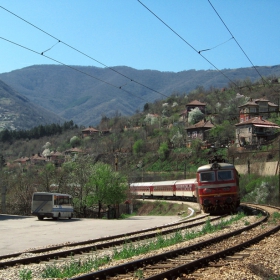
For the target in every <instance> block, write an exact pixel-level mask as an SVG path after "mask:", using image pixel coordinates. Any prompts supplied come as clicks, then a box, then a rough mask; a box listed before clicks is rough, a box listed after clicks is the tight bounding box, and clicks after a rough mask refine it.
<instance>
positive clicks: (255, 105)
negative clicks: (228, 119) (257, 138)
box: [238, 98, 279, 123]
mask: <svg viewBox="0 0 280 280" xmlns="http://www.w3.org/2000/svg"><path fill="white" fill-rule="evenodd" d="M238 108H240V111H239V122H240V123H242V122H244V121H248V120H249V119H251V118H254V117H256V116H259V115H262V116H263V117H264V118H265V117H269V116H270V114H271V113H272V112H278V111H279V106H278V105H277V104H274V103H272V102H270V101H269V100H268V99H266V98H259V99H251V100H250V101H248V102H247V103H245V104H243V105H241V106H239V107H238Z"/></svg>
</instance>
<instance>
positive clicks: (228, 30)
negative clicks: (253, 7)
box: [208, 0, 266, 83]
mask: <svg viewBox="0 0 280 280" xmlns="http://www.w3.org/2000/svg"><path fill="white" fill-rule="evenodd" d="M208 2H209V4H210V5H211V7H212V8H213V10H214V11H215V13H216V14H217V16H218V17H219V19H220V20H221V22H222V23H223V25H224V26H225V28H226V29H227V31H228V32H229V34H230V35H231V36H232V38H233V39H234V41H235V43H236V44H237V45H238V47H239V48H240V49H241V51H242V52H243V54H244V55H245V56H246V57H247V59H248V60H249V62H250V63H251V65H252V66H253V68H254V69H255V70H256V72H257V73H258V74H259V76H260V77H261V79H262V81H263V82H264V83H266V81H265V80H264V78H263V77H262V75H261V74H260V72H259V71H258V69H257V68H256V66H255V65H254V64H253V62H252V61H251V59H250V58H249V57H248V55H247V54H246V53H245V51H244V50H243V48H242V47H241V45H240V44H239V43H238V42H237V40H236V39H235V37H234V36H233V34H232V33H231V31H230V30H229V28H228V27H227V25H226V24H225V22H224V21H223V19H222V18H221V16H220V15H219V13H218V12H217V10H216V9H215V7H214V6H213V5H212V3H211V2H210V0H208Z"/></svg>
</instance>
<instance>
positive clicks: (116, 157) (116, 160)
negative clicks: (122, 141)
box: [115, 155, 118, 171]
mask: <svg viewBox="0 0 280 280" xmlns="http://www.w3.org/2000/svg"><path fill="white" fill-rule="evenodd" d="M115 171H118V155H115Z"/></svg>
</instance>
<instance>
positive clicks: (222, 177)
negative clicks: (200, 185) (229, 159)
mask: <svg viewBox="0 0 280 280" xmlns="http://www.w3.org/2000/svg"><path fill="white" fill-rule="evenodd" d="M232 179H233V175H232V171H231V170H220V171H218V181H227V180H232Z"/></svg>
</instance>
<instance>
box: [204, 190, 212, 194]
mask: <svg viewBox="0 0 280 280" xmlns="http://www.w3.org/2000/svg"><path fill="white" fill-rule="evenodd" d="M203 192H204V193H210V192H212V190H211V189H203Z"/></svg>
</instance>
